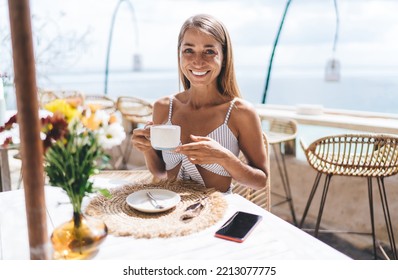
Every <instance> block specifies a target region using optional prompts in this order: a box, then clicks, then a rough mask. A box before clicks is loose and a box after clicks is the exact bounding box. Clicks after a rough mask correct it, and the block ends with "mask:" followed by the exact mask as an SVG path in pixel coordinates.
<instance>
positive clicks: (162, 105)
mask: <svg viewBox="0 0 398 280" xmlns="http://www.w3.org/2000/svg"><path fill="white" fill-rule="evenodd" d="M169 106H170V96H165V97H162V98H159V99H158V100H156V101H155V103H154V104H153V122H154V123H164V122H166V121H167V118H168V113H169Z"/></svg>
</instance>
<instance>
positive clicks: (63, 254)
mask: <svg viewBox="0 0 398 280" xmlns="http://www.w3.org/2000/svg"><path fill="white" fill-rule="evenodd" d="M107 235H108V229H107V227H106V225H105V224H104V223H103V222H102V221H100V220H96V219H93V218H90V217H86V216H84V215H83V214H82V213H76V212H74V213H73V218H72V219H71V220H70V221H68V222H66V223H64V224H62V225H60V226H58V227H57V228H55V230H54V231H53V233H52V235H51V242H52V245H53V248H54V255H53V257H54V259H65V260H82V259H90V258H92V257H93V256H95V255H96V254H97V252H98V250H99V245H100V244H101V243H102V242H103V241H104V240H105V238H106V236H107Z"/></svg>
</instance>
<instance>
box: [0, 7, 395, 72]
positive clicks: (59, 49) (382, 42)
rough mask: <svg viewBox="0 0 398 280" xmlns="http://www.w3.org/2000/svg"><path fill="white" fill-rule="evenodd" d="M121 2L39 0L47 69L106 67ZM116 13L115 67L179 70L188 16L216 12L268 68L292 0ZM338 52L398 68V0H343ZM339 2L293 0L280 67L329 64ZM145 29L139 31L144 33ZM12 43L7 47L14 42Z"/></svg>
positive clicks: (0, 59) (4, 49)
mask: <svg viewBox="0 0 398 280" xmlns="http://www.w3.org/2000/svg"><path fill="white" fill-rule="evenodd" d="M117 3H118V0H102V1H98V0H68V1H63V0H32V1H31V14H32V23H33V27H34V36H35V37H34V38H35V39H34V44H35V52H36V56H37V63H38V67H39V70H40V69H41V70H40V71H55V72H74V71H75V72H76V71H77V72H79V71H103V69H104V68H105V61H106V51H107V46H108V41H109V32H110V27H111V19H112V15H113V13H114V10H115V8H116V4H117ZM130 3H132V5H133V8H134V16H135V17H133V16H132V15H133V14H132V13H131V10H130V9H129V6H128V5H127V3H126V1H125V2H124V3H122V4H121V6H120V9H119V11H118V13H117V17H116V20H115V26H114V29H113V31H114V34H113V39H112V47H111V53H110V69H112V70H129V69H131V68H132V64H133V63H132V60H133V55H134V54H139V55H140V56H141V57H142V64H143V67H144V69H149V70H150V69H159V68H175V67H176V61H177V54H176V44H177V37H178V33H179V29H180V27H181V25H182V23H183V22H184V21H185V19H187V18H188V17H189V16H191V15H193V14H197V13H209V14H212V15H214V16H215V17H217V18H218V19H220V20H221V21H222V22H224V24H225V25H226V27H227V29H228V30H229V32H230V35H231V38H232V43H233V47H234V56H235V64H236V66H237V67H262V68H264V67H267V66H268V62H269V56H270V53H271V50H272V45H273V42H274V39H275V36H276V32H277V29H278V27H279V23H280V19H281V16H282V13H283V10H284V8H285V4H286V1H282V0H229V1H227V0H225V1H222V0H218V1H210V0H208V1H204V0H145V1H144V0H130ZM338 9H339V19H340V25H339V33H338V35H339V37H338V44H337V50H336V53H335V57H336V58H337V59H339V60H340V62H341V64H342V65H343V66H344V67H345V69H346V70H347V69H351V70H352V71H359V72H360V71H387V72H389V71H398V70H397V69H398V54H397V50H398V18H397V16H396V11H398V1H394V0H338ZM335 28H336V17H335V12H334V5H333V0H293V1H292V2H291V5H290V8H289V11H288V14H287V17H286V20H285V24H284V26H283V29H282V33H281V37H280V39H279V44H278V48H277V51H276V53H275V58H274V69H276V70H278V69H282V70H286V71H289V70H290V71H294V70H295V69H312V68H314V67H320V66H322V67H323V65H325V63H326V61H327V60H328V59H329V58H331V57H332V56H333V52H332V46H333V38H334V34H335ZM137 31H138V32H137ZM0 32H1V33H0V40H1V41H0V71H2V72H5V71H7V68H9V67H10V66H9V65H10V62H9V57H10V51H9V41H10V40H9V37H8V33H9V27H8V7H7V1H6V0H0ZM7 45H8V46H7Z"/></svg>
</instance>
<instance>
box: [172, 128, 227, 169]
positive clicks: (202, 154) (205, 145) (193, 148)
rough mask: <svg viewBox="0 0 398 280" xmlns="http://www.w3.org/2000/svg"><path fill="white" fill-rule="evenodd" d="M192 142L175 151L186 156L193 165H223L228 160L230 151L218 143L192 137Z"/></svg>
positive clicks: (205, 138)
mask: <svg viewBox="0 0 398 280" xmlns="http://www.w3.org/2000/svg"><path fill="white" fill-rule="evenodd" d="M190 138H191V140H192V142H191V143H188V144H184V145H181V146H179V147H178V148H177V149H176V150H175V151H176V152H177V153H181V154H184V155H186V156H187V157H188V159H189V161H191V162H192V163H193V164H212V163H218V164H220V163H222V161H223V160H227V159H228V154H229V151H228V150H227V149H225V148H224V147H223V146H221V145H220V143H218V142H217V141H215V140H213V139H211V138H209V137H202V136H195V135H191V136H190Z"/></svg>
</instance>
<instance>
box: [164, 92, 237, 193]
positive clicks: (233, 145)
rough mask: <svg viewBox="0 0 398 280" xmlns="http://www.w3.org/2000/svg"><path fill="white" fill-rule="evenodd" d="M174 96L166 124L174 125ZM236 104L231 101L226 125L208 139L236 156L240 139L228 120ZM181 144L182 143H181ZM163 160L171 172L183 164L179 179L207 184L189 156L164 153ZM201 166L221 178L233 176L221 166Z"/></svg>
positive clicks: (221, 126)
mask: <svg viewBox="0 0 398 280" xmlns="http://www.w3.org/2000/svg"><path fill="white" fill-rule="evenodd" d="M173 98H174V97H173V96H171V97H170V107H169V117H168V120H167V123H166V124H172V122H171V115H172V113H173ZM234 103H235V99H234V100H232V101H231V105H230V106H229V108H228V112H227V115H226V117H225V120H224V123H222V124H221V125H220V126H219V127H217V128H216V129H214V130H213V131H212V132H210V133H209V134H208V135H207V136H206V137H210V138H212V139H214V140H216V141H217V142H218V143H220V144H221V145H222V146H223V147H225V148H227V149H228V150H230V151H231V152H232V153H233V154H234V155H235V156H238V154H239V145H238V139H237V138H236V136H235V135H234V134H233V133H232V131H231V129H230V128H229V127H228V119H229V116H230V114H231V110H232V108H233V105H234ZM180 144H181V142H180ZM162 155H163V160H164V162H165V164H166V170H171V169H173V168H175V167H176V166H177V165H178V164H180V163H181V162H182V164H181V167H180V171H179V172H178V176H177V178H178V179H182V180H194V181H196V182H198V183H200V184H202V185H203V186H205V183H204V181H203V178H202V176H201V175H200V173H199V171H198V169H197V167H196V165H195V164H193V163H191V162H190V161H189V160H188V158H187V156H185V155H183V154H179V153H175V152H174V151H167V150H166V151H162ZM200 166H201V167H202V168H204V169H206V170H208V171H211V172H213V173H216V174H218V175H221V176H226V177H230V176H231V175H230V174H229V173H228V172H227V171H226V170H225V169H224V168H223V167H222V166H221V165H219V164H215V163H213V164H200Z"/></svg>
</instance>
